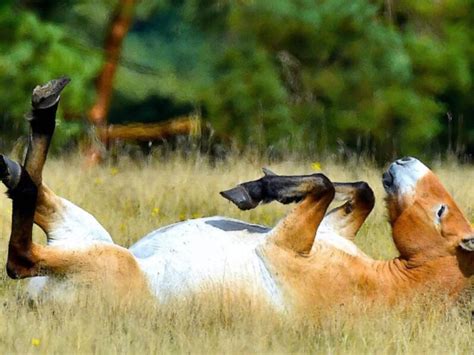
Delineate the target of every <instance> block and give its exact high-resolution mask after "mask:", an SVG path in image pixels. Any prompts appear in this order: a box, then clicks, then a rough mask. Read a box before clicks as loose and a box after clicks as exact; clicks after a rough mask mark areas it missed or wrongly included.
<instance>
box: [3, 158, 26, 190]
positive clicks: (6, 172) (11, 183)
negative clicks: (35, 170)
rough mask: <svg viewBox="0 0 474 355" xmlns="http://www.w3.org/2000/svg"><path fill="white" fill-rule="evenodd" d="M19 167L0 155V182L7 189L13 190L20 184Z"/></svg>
mask: <svg viewBox="0 0 474 355" xmlns="http://www.w3.org/2000/svg"><path fill="white" fill-rule="evenodd" d="M20 176H21V167H20V165H19V164H18V163H16V162H14V161H13V160H10V159H8V158H7V157H5V156H3V155H1V154H0V180H2V182H3V183H4V184H5V186H6V187H7V188H8V189H13V188H15V187H16V186H17V185H18V183H19V182H20Z"/></svg>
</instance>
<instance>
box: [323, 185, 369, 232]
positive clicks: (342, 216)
mask: <svg viewBox="0 0 474 355" xmlns="http://www.w3.org/2000/svg"><path fill="white" fill-rule="evenodd" d="M333 185H334V188H335V190H336V196H335V200H339V201H341V200H342V201H344V203H343V204H342V205H341V206H339V207H336V208H334V209H332V210H331V211H329V212H328V213H327V214H326V216H325V217H324V220H323V224H324V228H330V229H331V230H332V231H334V232H335V233H337V234H338V235H340V236H341V237H344V238H347V239H349V240H354V238H355V236H356V235H357V232H358V231H359V229H360V227H361V226H362V224H364V222H365V220H366V219H367V217H368V216H369V214H370V212H371V211H372V209H373V208H374V204H375V197H374V192H373V191H372V189H371V188H370V186H369V185H368V184H367V183H366V182H362V181H360V182H352V183H349V182H348V183H346V182H344V183H341V182H335V183H333Z"/></svg>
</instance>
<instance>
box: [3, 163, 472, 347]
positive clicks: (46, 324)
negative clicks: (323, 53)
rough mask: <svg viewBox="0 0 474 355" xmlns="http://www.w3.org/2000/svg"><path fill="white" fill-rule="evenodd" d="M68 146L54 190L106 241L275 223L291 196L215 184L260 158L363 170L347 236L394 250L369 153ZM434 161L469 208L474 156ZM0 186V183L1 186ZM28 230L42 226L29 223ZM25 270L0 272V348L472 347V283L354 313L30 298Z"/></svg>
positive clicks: (246, 173) (367, 248)
mask: <svg viewBox="0 0 474 355" xmlns="http://www.w3.org/2000/svg"><path fill="white" fill-rule="evenodd" d="M82 166H83V163H82V160H81V159H80V158H79V157H77V156H74V155H73V156H70V157H62V158H53V159H51V160H50V161H48V163H47V165H46V168H45V182H46V183H47V184H48V185H49V186H50V187H51V188H52V189H53V190H55V192H56V193H57V194H59V195H61V196H64V197H65V198H67V199H69V200H71V201H73V202H74V203H76V204H78V205H79V206H81V207H82V208H84V209H86V210H87V211H89V212H90V213H92V214H93V215H94V216H95V217H96V218H97V219H98V220H99V221H100V222H101V223H102V225H103V226H104V227H105V228H106V229H107V230H108V231H109V232H110V233H111V235H112V237H113V238H114V241H115V242H116V243H118V244H120V245H122V246H126V247H128V246H130V245H131V244H132V243H134V242H135V241H137V240H138V239H140V238H141V237H142V236H144V235H145V234H147V233H148V232H150V231H152V230H153V229H156V228H158V227H160V226H164V225H166V224H169V223H173V222H176V221H178V220H185V219H189V218H197V217H202V216H210V215H225V216H230V217H234V218H238V219H242V220H245V221H249V222H254V223H259V224H264V225H269V226H272V225H274V224H275V223H276V222H277V221H278V220H279V219H280V218H281V217H282V216H283V215H284V214H285V213H286V212H287V211H288V210H289V209H290V208H291V206H281V205H279V204H277V203H272V204H269V205H264V206H259V207H258V208H257V209H255V210H252V211H248V212H241V211H239V210H238V209H237V208H235V207H234V206H233V205H231V204H230V203H229V202H227V201H226V200H224V199H223V198H222V197H220V195H219V194H218V192H219V191H221V190H224V189H227V188H229V187H232V186H234V185H235V184H237V183H239V182H242V181H246V180H251V179H256V178H258V177H260V176H261V170H260V168H261V167H262V166H266V167H268V168H270V169H272V170H274V171H275V172H277V173H279V174H308V173H313V172H315V171H319V170H321V171H322V172H324V173H325V174H326V175H327V176H328V177H329V178H331V179H332V180H334V181H355V180H365V181H367V182H368V183H369V184H370V185H371V186H372V188H373V189H374V191H375V195H376V200H377V202H376V207H375V209H374V211H373V212H372V214H371V216H370V217H369V218H368V220H367V222H366V224H365V225H364V227H363V229H362V230H361V232H360V233H359V235H358V237H357V240H356V242H357V244H358V245H359V246H360V247H361V248H362V250H363V251H364V252H366V253H367V254H369V255H371V256H372V257H375V258H381V259H387V258H392V257H394V256H396V254H397V252H396V249H395V247H394V245H393V243H392V241H391V236H390V226H389V224H388V223H387V221H386V213H385V209H384V201H383V197H384V192H383V188H382V184H381V174H382V168H379V167H376V166H375V165H374V164H373V163H371V161H370V160H363V159H362V160H356V159H353V160H351V161H349V162H345V163H334V162H333V161H331V159H329V158H328V159H323V160H319V159H317V160H315V159H301V158H294V157H288V158H287V159H285V160H283V161H279V162H269V161H267V160H266V159H262V158H257V157H256V155H252V154H244V155H241V156H239V155H235V156H233V157H230V158H229V159H227V160H225V161H222V162H214V163H212V164H211V163H209V161H208V159H207V158H206V157H203V156H200V155H197V156H193V157H188V158H182V157H172V158H169V159H161V158H160V157H153V155H152V156H150V157H149V158H147V159H137V160H133V159H129V158H120V159H119V160H118V161H117V162H115V163H114V164H112V163H109V164H104V165H102V166H99V167H94V168H90V169H84V168H83V167H82ZM432 168H433V169H434V171H435V172H436V173H437V174H438V175H439V176H440V178H441V180H442V181H443V183H444V184H445V186H446V187H447V189H448V190H449V191H450V192H451V193H452V194H453V196H454V198H455V200H456V201H457V202H458V204H459V205H460V206H461V208H462V209H463V211H464V212H465V213H466V214H467V216H468V218H469V219H470V220H471V221H472V220H474V204H473V202H472V201H474V188H473V187H472V181H474V167H473V166H462V165H457V164H455V163H449V162H443V163H440V162H438V163H436V162H435V163H433V164H432ZM3 191H4V188H3V186H2V187H1V188H0V192H3ZM10 211H11V204H10V201H9V200H7V198H6V196H4V195H3V194H2V196H1V197H0V265H4V264H5V259H6V255H7V243H8V237H9V229H10ZM35 238H36V240H39V241H43V242H44V235H43V234H42V232H41V231H40V230H39V229H36V230H35ZM25 285H26V281H25V280H23V281H14V280H10V279H8V277H7V276H6V273H5V271H4V270H3V269H2V271H1V272H0V353H3V354H6V353H48V354H54V353H61V354H65V353H91V352H94V353H101V354H102V353H106V354H109V353H110V354H114V353H136V354H138V353H139V354H144V353H289V352H291V353H294V352H296V353H330V354H342V353H344V354H361V353H364V354H367V353H368V354H371V353H377V354H396V353H404V354H406V353H409V354H421V353H430V354H446V353H450V354H472V351H473V349H474V336H473V323H472V319H471V310H474V301H473V297H472V293H470V294H468V295H467V297H466V299H465V302H464V303H462V304H461V303H459V304H456V305H453V306H451V307H443V306H440V305H438V304H436V303H433V304H432V305H431V304H428V305H427V304H423V305H418V304H415V302H414V304H412V305H410V306H409V307H407V306H405V307H400V308H396V309H390V310H389V309H385V310H381V311H377V312H375V311H372V310H369V309H364V307H362V306H361V307H360V308H361V309H360V311H361V312H359V313H358V315H357V316H356V317H355V316H353V314H352V313H351V312H350V311H348V310H346V309H340V310H337V311H334V312H333V313H331V314H330V315H327V316H325V317H323V318H321V319H320V320H318V321H311V320H308V319H305V318H304V316H298V317H297V316H291V317H290V316H281V315H277V314H274V313H272V312H270V311H269V310H268V309H266V308H265V307H263V306H260V305H258V304H255V303H253V302H252V300H249V299H246V298H245V297H242V300H241V301H239V302H236V303H235V304H232V305H231V306H230V305H228V304H222V303H220V302H219V298H218V295H214V294H208V295H206V296H205V297H204V296H202V295H201V296H199V295H196V297H191V298H189V299H186V300H181V301H179V302H176V303H174V304H169V305H166V306H158V305H157V304H156V303H154V302H153V301H152V300H149V299H147V298H144V299H143V300H137V301H136V304H133V305H130V306H127V307H118V306H117V305H115V304H113V303H111V302H109V301H108V300H106V299H104V298H103V297H102V295H101V294H100V293H96V292H94V289H93V288H90V289H89V290H85V291H84V292H83V294H81V297H80V298H79V299H78V301H77V302H75V303H73V304H71V303H60V302H48V303H40V304H32V303H31V302H29V301H28V300H27V299H26V298H25V297H24V288H25Z"/></svg>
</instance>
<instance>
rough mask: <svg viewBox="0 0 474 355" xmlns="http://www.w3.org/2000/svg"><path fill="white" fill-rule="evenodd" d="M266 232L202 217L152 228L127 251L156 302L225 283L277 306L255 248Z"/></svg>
mask: <svg viewBox="0 0 474 355" xmlns="http://www.w3.org/2000/svg"><path fill="white" fill-rule="evenodd" d="M267 235H268V230H267V229H265V228H263V227H260V226H254V225H249V224H245V223H243V222H240V221H236V220H232V219H228V218H223V217H211V218H202V219H196V220H190V221H186V222H182V223H177V224H174V225H171V226H168V227H164V228H161V229H159V230H157V231H154V232H152V233H151V234H149V235H148V236H146V237H144V238H143V239H142V240H140V241H139V242H138V243H136V244H135V245H133V246H132V247H131V248H130V251H131V252H132V253H133V254H134V255H135V257H136V258H137V260H138V262H139V264H140V266H141V268H142V270H143V271H144V273H145V274H146V275H147V278H148V280H149V283H150V287H151V288H152V291H153V292H154V294H155V295H156V297H157V298H158V299H159V300H160V301H164V302H165V301H166V300H168V299H171V298H174V297H180V296H187V295H190V294H192V293H196V292H198V293H202V292H206V291H208V292H213V291H214V290H215V291H220V290H221V289H222V288H227V287H226V286H230V287H231V288H230V289H232V290H236V289H237V288H238V289H239V291H242V292H245V293H247V294H249V295H258V296H259V297H264V298H266V300H268V301H270V302H271V303H272V304H274V305H276V306H281V305H282V304H283V303H282V296H281V294H280V291H279V289H278V287H277V285H276V284H275V281H274V280H273V278H272V277H271V275H270V274H269V272H268V270H267V268H266V266H265V263H264V261H263V260H262V259H261V258H260V257H259V255H258V254H257V251H256V249H257V248H258V246H259V245H261V244H262V243H263V242H265V239H266V238H267Z"/></svg>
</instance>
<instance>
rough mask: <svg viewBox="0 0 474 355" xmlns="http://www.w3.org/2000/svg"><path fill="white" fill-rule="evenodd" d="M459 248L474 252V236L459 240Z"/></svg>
mask: <svg viewBox="0 0 474 355" xmlns="http://www.w3.org/2000/svg"><path fill="white" fill-rule="evenodd" d="M459 246H460V247H461V248H463V249H464V250H467V251H474V236H472V237H470V238H466V239H463V240H461V243H460V244H459Z"/></svg>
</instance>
